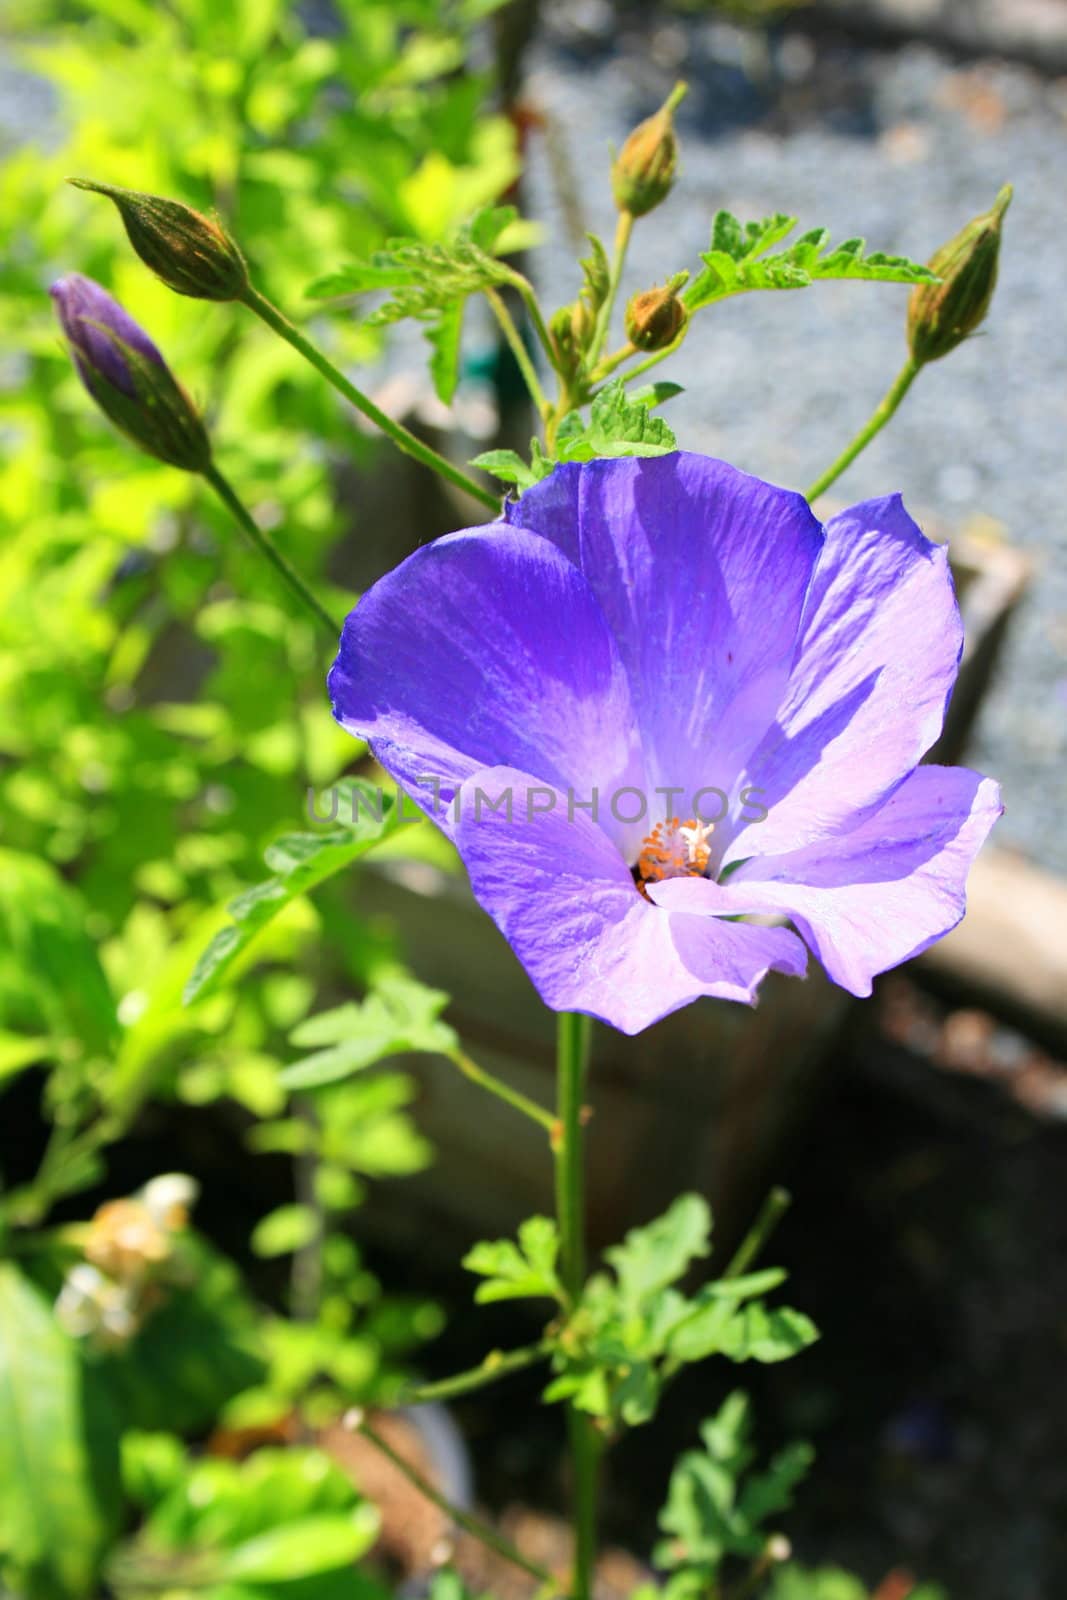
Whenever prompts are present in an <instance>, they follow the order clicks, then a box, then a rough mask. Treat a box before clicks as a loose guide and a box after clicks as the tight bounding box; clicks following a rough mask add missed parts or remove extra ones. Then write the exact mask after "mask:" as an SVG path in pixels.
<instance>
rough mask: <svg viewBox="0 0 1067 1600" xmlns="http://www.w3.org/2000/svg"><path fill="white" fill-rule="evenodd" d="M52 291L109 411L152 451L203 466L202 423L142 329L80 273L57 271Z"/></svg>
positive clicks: (79, 358)
mask: <svg viewBox="0 0 1067 1600" xmlns="http://www.w3.org/2000/svg"><path fill="white" fill-rule="evenodd" d="M50 293H51V295H52V300H53V302H54V304H55V308H56V314H57V316H58V317H59V321H60V324H61V326H62V328H63V332H64V333H65V334H66V336H67V340H68V342H69V347H70V353H71V357H72V359H73V361H74V365H75V367H76V368H77V371H78V375H79V376H80V378H81V380H82V382H83V383H84V385H85V387H86V388H87V389H88V391H89V393H90V394H91V395H92V397H93V399H94V400H95V401H96V403H97V405H98V406H99V407H100V409H101V411H103V413H104V415H105V416H107V417H108V418H109V419H110V420H111V421H112V422H113V423H114V424H115V426H116V427H117V428H120V429H121V430H122V432H123V433H124V434H126V435H127V437H128V438H130V439H132V441H133V443H134V444H136V445H139V446H140V448H141V449H142V450H147V451H148V453H149V455H153V456H156V457H157V458H158V459H159V460H160V461H165V462H167V464H168V465H169V466H172V467H181V468H183V470H184V471H186V472H206V471H207V469H208V467H209V466H210V465H211V443H210V440H209V439H208V436H207V432H206V430H205V428H204V424H203V422H202V421H201V420H200V417H199V414H198V413H197V411H196V408H195V406H194V405H193V403H192V401H191V400H190V399H189V396H188V395H187V394H186V392H185V390H184V389H183V388H182V386H181V384H180V383H178V381H177V379H176V378H175V377H174V375H173V373H172V372H171V370H170V368H169V367H168V366H167V364H166V362H165V361H164V360H163V357H162V356H161V355H160V353H159V351H158V349H157V348H156V346H155V345H154V344H153V342H152V340H151V339H150V338H149V337H148V335H147V334H146V333H145V331H144V329H143V328H141V327H140V326H139V325H138V324H137V323H136V322H134V320H133V318H132V317H131V316H130V315H129V313H128V312H126V311H124V310H123V308H122V306H120V305H119V303H118V301H117V300H113V299H112V298H111V296H110V295H109V294H108V293H107V291H106V290H105V289H102V288H101V287H100V285H99V284H98V283H94V282H93V280H92V279H91V278H84V277H82V275H81V274H80V273H77V272H72V273H69V274H68V275H67V276H66V277H65V278H60V279H59V281H58V282H57V283H54V284H53V285H52V288H51V290H50Z"/></svg>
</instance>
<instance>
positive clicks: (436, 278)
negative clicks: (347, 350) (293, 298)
mask: <svg viewBox="0 0 1067 1600" xmlns="http://www.w3.org/2000/svg"><path fill="white" fill-rule="evenodd" d="M517 218H518V212H517V211H516V209H515V207H514V206H485V207H483V209H482V210H481V211H479V212H478V213H477V215H476V216H475V217H473V218H472V219H471V221H470V222H468V223H466V224H465V225H464V226H463V227H462V228H461V229H460V230H459V233H458V234H457V236H456V238H455V239H454V240H453V241H452V242H451V243H450V244H425V243H424V242H423V241H422V240H420V239H391V240H390V241H389V243H388V245H387V246H386V247H385V249H384V250H378V251H375V253H374V255H373V256H372V257H371V258H370V260H369V261H354V262H352V263H351V264H350V265H349V266H347V267H342V268H341V270H340V271H339V272H334V273H330V274H328V275H327V276H326V277H324V278H319V279H317V280H316V282H314V283H313V284H312V285H311V287H310V288H309V289H308V294H309V295H310V296H312V297H313V298H314V299H328V298H333V297H336V296H338V295H350V294H366V293H368V292H370V291H371V290H375V289H388V290H390V291H391V298H390V299H388V300H386V301H385V303H384V305H380V306H379V307H378V308H377V310H375V311H372V312H371V314H370V316H369V317H368V318H367V325H368V327H381V326H384V325H385V324H387V323H390V322H400V321H403V320H404V319H405V318H407V317H413V318H415V319H416V321H419V322H425V323H426V324H427V329H426V337H427V338H428V339H429V341H430V344H431V346H432V348H433V356H432V358H431V361H430V372H431V375H432V377H433V382H434V388H435V390H436V392H437V395H438V397H439V398H440V399H441V400H442V401H443V402H444V404H445V405H448V404H449V403H450V402H451V400H452V397H453V396H454V394H455V392H456V384H457V382H458V381H459V348H460V338H461V334H462V327H463V310H464V306H465V304H466V301H467V297H468V296H469V295H472V294H477V293H478V292H479V291H480V290H483V289H492V288H495V287H496V286H497V285H499V284H502V283H513V282H515V279H516V274H515V273H514V272H513V271H512V269H511V268H510V267H508V266H505V264H504V263H503V262H502V261H500V260H498V259H497V256H496V253H495V252H496V251H497V248H498V246H499V245H500V242H501V238H502V236H503V235H504V233H505V231H506V230H507V229H508V228H510V227H511V226H512V224H513V223H515V222H516V220H517Z"/></svg>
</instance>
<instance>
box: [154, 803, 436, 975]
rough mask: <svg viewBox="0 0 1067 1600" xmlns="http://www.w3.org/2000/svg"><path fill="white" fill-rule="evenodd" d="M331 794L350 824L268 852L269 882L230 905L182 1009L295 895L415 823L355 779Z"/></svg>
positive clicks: (286, 839)
mask: <svg viewBox="0 0 1067 1600" xmlns="http://www.w3.org/2000/svg"><path fill="white" fill-rule="evenodd" d="M337 789H338V804H337V816H338V817H340V818H342V819H344V818H349V819H351V820H350V821H341V822H340V823H338V824H337V825H336V826H333V827H330V828H324V829H323V830H322V831H321V832H319V833H289V834H285V835H284V836H283V837H282V838H280V839H276V840H275V841H274V843H273V844H272V845H270V846H269V847H268V849H267V851H266V853H265V859H266V863H267V866H268V867H271V868H273V871H274V876H273V877H272V878H267V879H266V880H265V881H264V882H263V883H257V884H256V885H255V887H254V888H251V889H247V890H246V891H245V893H244V894H240V895H238V896H237V898H236V900H231V902H230V904H229V906H228V907H227V910H228V911H229V913H230V916H231V917H232V918H233V921H232V922H231V923H230V925H229V926H228V927H225V928H221V929H220V930H219V932H218V933H217V934H216V935H215V937H214V938H213V939H212V941H211V943H210V944H209V945H208V947H207V949H206V950H205V951H204V953H203V955H202V956H201V957H200V959H199V961H198V962H197V963H196V966H195V967H194V969H193V973H192V976H191V977H190V979H189V982H188V983H187V984H186V986H185V994H184V1000H185V1004H186V1005H189V1004H190V1003H191V1002H192V1001H193V1000H199V999H201V998H203V997H204V996H205V995H208V994H214V993H216V992H217V990H218V989H219V987H220V986H221V983H222V980H223V978H224V977H225V976H226V973H227V972H228V971H229V969H230V968H231V967H232V966H233V963H234V962H235V961H236V960H237V958H238V956H239V955H242V954H243V953H244V951H245V950H247V949H248V947H249V945H250V944H251V943H252V940H253V939H254V938H255V937H256V935H257V934H258V933H259V932H260V930H261V929H263V928H265V927H266V925H267V923H268V922H270V921H271V920H272V918H274V917H276V916H277V915H278V913H279V911H283V910H284V909H285V907H286V906H287V905H289V904H290V902H291V901H292V900H295V899H296V897H297V895H301V894H307V893H308V891H309V890H311V889H314V888H315V887H316V885H317V884H320V883H322V882H323V881H324V880H325V879H326V878H330V877H332V876H333V875H334V873H336V872H341V871H343V869H344V868H345V867H347V866H350V865H351V863H352V862H353V861H358V860H359V858H360V856H363V855H366V853H367V851H368V850H371V849H373V847H374V846H375V845H376V844H381V842H382V840H383V839H388V838H389V837H390V835H391V834H393V833H396V832H397V831H398V829H400V828H402V827H405V826H406V825H407V824H408V823H409V822H413V821H415V820H416V819H415V818H414V817H413V816H409V815H407V814H406V813H404V814H402V808H401V807H400V806H398V805H397V803H396V801H395V799H394V798H393V797H392V796H391V795H381V796H380V794H379V791H377V790H375V789H373V788H372V787H371V786H370V784H367V783H363V782H361V781H360V780H359V779H356V778H349V779H346V780H344V782H342V783H340V784H338V785H337Z"/></svg>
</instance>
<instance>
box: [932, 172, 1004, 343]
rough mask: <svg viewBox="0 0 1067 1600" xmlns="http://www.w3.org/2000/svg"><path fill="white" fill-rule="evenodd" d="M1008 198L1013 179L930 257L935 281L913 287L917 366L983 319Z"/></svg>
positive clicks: (966, 335)
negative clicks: (990, 202) (987, 207)
mask: <svg viewBox="0 0 1067 1600" xmlns="http://www.w3.org/2000/svg"><path fill="white" fill-rule="evenodd" d="M1011 197H1012V188H1011V184H1010V183H1009V184H1005V185H1004V187H1003V189H1001V191H1000V193H999V194H998V195H997V198H996V200H995V201H994V202H993V204H992V206H991V207H990V209H989V210H988V211H984V212H983V213H982V215H981V216H978V217H975V218H974V219H973V220H972V221H971V222H968V223H967V225H966V227H963V228H961V229H960V231H959V233H957V234H956V236H955V237H954V238H952V239H950V240H949V241H948V243H947V244H943V245H942V246H941V248H940V250H938V251H936V252H935V254H934V255H933V256H931V258H930V261H929V267H930V270H931V272H934V273H936V274H937V278H938V282H936V283H922V284H919V286H918V287H917V288H915V289H913V290H912V294H911V299H910V300H909V301H908V348H909V349H910V351H911V355H912V360H913V361H915V362H916V363H918V365H920V366H922V365H924V364H925V363H926V362H927V361H940V359H941V358H942V356H947V355H948V354H949V353H950V352H951V351H953V350H955V348H956V346H957V345H959V344H962V343H963V341H964V339H967V338H969V337H970V335H971V334H972V333H974V332H975V331H976V329H977V328H978V327H979V326H980V325H981V323H982V322H983V320H984V319H985V315H986V312H987V311H988V310H989V304H990V301H991V300H992V298H993V290H994V289H995V288H996V284H997V267H998V264H999V260H1000V234H1001V226H1002V224H1003V221H1004V213H1005V212H1006V211H1007V209H1008V206H1009V205H1010V204H1011Z"/></svg>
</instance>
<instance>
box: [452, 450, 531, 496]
mask: <svg viewBox="0 0 1067 1600" xmlns="http://www.w3.org/2000/svg"><path fill="white" fill-rule="evenodd" d="M469 464H470V465H471V466H472V467H481V469H482V471H483V472H488V473H490V474H491V475H492V476H493V477H494V478H499V479H500V481H501V483H513V484H515V486H516V488H519V489H529V488H530V487H531V485H532V484H535V483H536V482H537V481H538V475H537V473H536V472H535V471H534V470H533V468H532V467H531V466H529V465H528V463H527V462H525V461H524V460H523V459H522V457H521V456H520V455H519V454H518V453H517V451H515V450H483V451H482V454H481V455H480V456H475V457H474V459H473V461H471V462H470V463H469Z"/></svg>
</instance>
